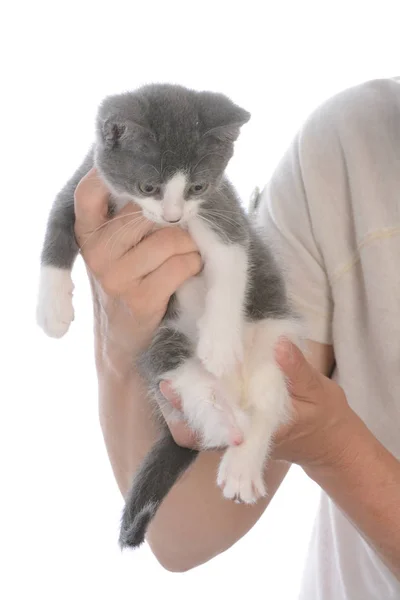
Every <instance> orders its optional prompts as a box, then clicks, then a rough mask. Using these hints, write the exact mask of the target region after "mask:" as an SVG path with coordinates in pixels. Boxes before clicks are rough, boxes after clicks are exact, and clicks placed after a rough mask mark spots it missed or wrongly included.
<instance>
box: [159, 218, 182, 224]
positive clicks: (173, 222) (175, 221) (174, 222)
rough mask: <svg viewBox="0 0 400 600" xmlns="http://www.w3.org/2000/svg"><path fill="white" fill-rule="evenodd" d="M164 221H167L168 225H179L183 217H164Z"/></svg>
mask: <svg viewBox="0 0 400 600" xmlns="http://www.w3.org/2000/svg"><path fill="white" fill-rule="evenodd" d="M163 221H164V223H167V224H168V225H177V224H178V223H180V222H181V221H182V217H179V219H164V218H163Z"/></svg>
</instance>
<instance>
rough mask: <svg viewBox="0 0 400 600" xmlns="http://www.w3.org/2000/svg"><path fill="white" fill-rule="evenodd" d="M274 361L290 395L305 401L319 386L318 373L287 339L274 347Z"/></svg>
mask: <svg viewBox="0 0 400 600" xmlns="http://www.w3.org/2000/svg"><path fill="white" fill-rule="evenodd" d="M275 359H276V362H277V363H278V365H279V367H280V368H281V370H282V371H283V373H284V375H286V377H287V379H288V380H289V384H290V391H291V394H292V395H293V396H295V397H297V398H301V399H303V400H307V399H309V398H310V395H311V394H312V393H313V392H315V389H316V388H317V387H318V386H319V385H320V379H319V374H318V371H316V370H315V369H314V367H313V366H312V365H310V363H309V362H308V361H307V360H306V358H305V356H304V354H303V353H302V352H301V350H300V349H299V348H298V347H297V346H295V344H293V343H292V342H290V341H289V340H287V339H284V338H282V339H280V340H279V342H278V344H277V346H276V347H275Z"/></svg>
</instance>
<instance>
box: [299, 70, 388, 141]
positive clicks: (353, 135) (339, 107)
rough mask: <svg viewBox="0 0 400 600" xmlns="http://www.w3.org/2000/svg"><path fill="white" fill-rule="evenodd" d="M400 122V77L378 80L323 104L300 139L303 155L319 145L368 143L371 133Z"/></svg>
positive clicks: (309, 118) (305, 123) (309, 119)
mask: <svg viewBox="0 0 400 600" xmlns="http://www.w3.org/2000/svg"><path fill="white" fill-rule="evenodd" d="M394 120H396V121H400V78H399V79H376V80H372V81H367V82H365V83H362V84H359V85H356V86H353V87H351V88H348V89H346V90H344V91H342V92H340V93H338V94H336V95H334V96H333V97H331V98H330V99H328V100H327V101H325V102H324V103H323V104H321V105H320V106H319V107H318V108H317V109H316V110H314V111H313V113H312V114H311V115H310V116H309V117H308V119H307V120H306V121H305V122H304V124H303V126H302V127H301V129H300V131H299V134H298V136H297V138H298V139H297V142H298V144H299V148H300V150H301V151H302V152H305V151H307V150H309V149H310V148H311V149H312V148H313V147H315V145H317V147H318V148H319V147H320V146H321V145H322V146H326V145H327V144H328V143H332V142H335V143H340V144H342V146H345V147H347V146H349V145H350V146H351V145H353V144H355V145H357V142H358V141H363V142H365V138H366V137H368V135H369V134H372V135H373V134H376V133H377V131H382V130H384V129H385V127H390V126H393V121H394Z"/></svg>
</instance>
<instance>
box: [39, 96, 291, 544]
mask: <svg viewBox="0 0 400 600" xmlns="http://www.w3.org/2000/svg"><path fill="white" fill-rule="evenodd" d="M249 118H250V115H249V113H247V112H246V111H245V110H243V109H242V108H240V107H239V106H237V105H235V104H234V103H233V102H232V101H231V100H230V99H228V98H227V97H226V96H224V95H221V94H215V93H211V92H196V91H192V90H188V89H185V88H183V87H180V86H173V85H166V84H165V85H149V86H145V87H143V88H141V89H139V90H137V91H136V92H133V93H125V94H122V95H118V96H112V97H109V98H107V99H105V100H104V102H103V103H102V105H101V106H100V109H99V112H98V116H97V136H96V142H95V144H94V146H93V149H92V150H91V151H90V153H89V155H88V156H87V158H86V160H85V161H84V163H83V164H82V166H81V167H80V168H79V169H78V170H77V171H76V173H75V174H74V176H73V177H72V178H71V180H70V181H68V183H67V184H66V186H65V187H64V188H63V189H62V191H61V192H60V193H59V194H58V196H57V198H56V200H55V202H54V205H53V207H52V210H51V213H50V217H49V221H48V226H47V232H46V237H45V242H44V248H43V253H42V270H41V284H40V293H39V303H38V311H37V317H38V322H39V324H40V325H41V326H42V328H43V329H44V330H45V331H46V333H47V334H49V335H51V336H55V337H61V336H62V335H63V334H64V333H66V331H67V330H68V327H69V325H70V323H71V321H72V319H73V307H72V290H73V284H72V279H71V269H72V266H73V263H74V260H75V258H76V256H77V253H78V245H77V243H76V240H75V237H74V221H75V214H74V192H75V188H76V186H77V184H78V183H79V181H80V179H81V178H82V176H83V175H84V174H85V173H86V172H87V171H88V170H89V169H90V168H91V167H92V166H93V165H95V166H96V167H97V169H98V171H99V173H100V174H101V176H102V177H103V178H104V181H105V182H106V184H107V185H108V187H109V189H110V190H111V193H112V195H111V198H112V200H111V201H110V202H111V204H110V209H111V210H113V209H114V210H115V208H121V207H122V206H124V205H126V204H127V203H128V202H134V203H136V204H138V205H139V206H140V207H141V208H142V212H143V215H144V216H145V217H147V218H148V219H150V220H151V221H154V223H155V224H157V225H158V226H159V227H171V226H174V227H182V228H184V229H186V230H188V232H189V233H190V235H191V236H192V238H193V239H194V241H195V242H196V244H197V246H198V248H199V251H200V253H201V255H202V258H203V261H204V269H203V270H202V272H201V273H200V274H199V275H197V276H196V277H193V278H191V279H190V280H189V281H187V282H186V283H185V284H184V285H182V286H181V287H180V288H179V290H177V292H176V294H174V295H173V297H172V298H171V301H170V303H169V306H168V310H167V313H166V315H165V317H164V319H163V321H162V323H161V325H160V327H159V329H158V330H157V332H156V334H155V336H154V338H153V340H152V342H151V344H150V346H149V348H148V349H147V350H146V351H145V352H144V354H143V355H142V356H141V358H140V360H139V363H138V368H139V369H140V370H141V373H142V374H143V376H144V377H145V379H146V380H147V383H148V387H149V391H150V395H151V396H152V397H153V398H156V399H157V400H158V401H159V402H160V403H164V404H165V400H164V398H163V397H162V396H161V395H160V392H159V387H158V386H159V382H160V381H161V380H163V379H168V380H170V381H171V384H172V386H173V387H174V389H175V390H176V391H177V392H178V393H179V394H180V396H181V398H182V409H183V413H184V415H185V418H186V419H187V421H188V422H189V424H190V425H191V427H192V428H193V429H194V430H196V431H197V432H198V433H199V435H200V436H201V439H202V441H203V447H204V449H206V448H215V447H224V448H226V450H225V452H224V455H223V458H222V460H221V463H220V466H219V471H218V476H217V483H218V485H219V486H220V487H221V488H222V490H223V494H224V496H225V497H226V498H230V499H235V500H236V501H241V502H245V503H253V502H255V501H256V500H257V499H258V498H260V497H261V496H264V495H265V494H266V489H265V484H264V467H265V463H266V460H267V458H268V456H269V453H270V448H271V440H272V436H273V434H274V432H275V431H276V429H277V427H278V426H279V425H280V424H281V423H282V422H284V421H285V420H286V419H287V418H288V416H289V413H290V411H289V395H288V392H287V387H286V382H285V379H284V376H283V374H282V373H281V371H280V369H279V368H278V366H277V364H276V362H275V359H274V346H275V344H276V342H277V340H278V338H279V337H280V336H286V337H288V338H291V339H293V340H296V339H297V319H296V317H295V315H294V314H293V313H292V310H291V308H290V306H289V302H288V299H287V295H286V291H285V286H284V281H283V278H282V276H281V273H280V271H279V270H278V267H277V265H276V261H275V259H274V257H273V254H272V252H271V250H270V248H269V247H268V245H267V244H266V243H265V241H264V240H263V239H262V238H261V236H260V234H259V233H258V232H257V231H256V229H255V227H254V226H253V224H252V222H251V220H250V219H249V218H248V216H247V215H246V214H245V212H244V210H243V208H242V206H241V204H240V201H239V199H238V197H237V195H236V193H235V191H234V189H233V187H232V185H231V184H230V183H229V182H228V180H227V178H226V177H225V175H224V171H225V168H226V166H227V164H228V162H229V160H230V158H231V157H232V155H233V147H234V142H235V140H236V139H237V137H238V135H239V131H240V128H241V126H242V125H243V124H245V123H246V122H247V121H248V120H249ZM165 409H166V410H170V411H171V413H173V414H171V417H172V418H177V419H179V418H181V415H180V414H178V413H177V412H174V409H173V408H171V407H170V406H169V405H168V406H165ZM161 430H162V434H161V437H160V439H159V441H158V442H157V443H156V445H155V446H154V448H153V449H152V450H151V452H150V453H149V454H148V456H147V457H146V458H145V460H144V462H143V464H142V465H141V467H140V468H139V470H138V472H137V473H136V474H135V477H134V480H133V484H132V489H131V491H130V494H129V496H128V498H127V500H126V507H125V510H124V514H123V518H122V525H121V533H120V544H121V546H138V545H140V544H141V543H142V542H143V540H144V537H145V532H146V529H147V526H148V524H149V522H150V520H151V519H152V518H153V516H154V515H155V513H156V511H157V509H158V507H159V505H160V503H161V502H162V500H163V499H164V498H165V496H166V495H167V493H168V492H169V490H170V489H171V487H172V486H173V485H174V483H175V482H176V481H177V479H178V478H179V476H180V475H181V474H183V473H184V471H185V470H186V469H187V468H188V467H189V465H190V464H191V463H192V462H193V461H194V459H195V458H196V456H197V454H198V453H197V452H196V451H194V450H189V449H186V448H181V447H179V446H178V445H177V444H176V443H175V442H174V440H173V439H172V437H171V434H170V432H169V429H168V428H167V427H166V425H165V422H164V421H163V425H162V426H161ZM200 493H201V491H200Z"/></svg>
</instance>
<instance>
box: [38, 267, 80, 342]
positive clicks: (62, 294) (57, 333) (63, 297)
mask: <svg viewBox="0 0 400 600" xmlns="http://www.w3.org/2000/svg"><path fill="white" fill-rule="evenodd" d="M73 288H74V286H73V283H72V279H71V274H70V271H67V270H65V269H58V268H56V267H49V266H45V267H42V272H41V278H40V288H39V299H38V305H37V309H36V320H37V323H38V325H39V326H40V327H41V328H42V329H43V331H44V332H45V333H46V334H47V335H48V336H50V337H54V338H61V337H62V336H63V335H65V334H66V333H67V331H68V329H69V326H70V325H71V322H72V321H73V320H74V308H73V305H72V291H73Z"/></svg>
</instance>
